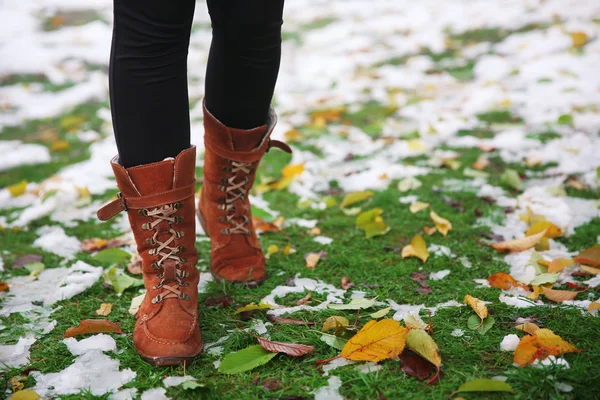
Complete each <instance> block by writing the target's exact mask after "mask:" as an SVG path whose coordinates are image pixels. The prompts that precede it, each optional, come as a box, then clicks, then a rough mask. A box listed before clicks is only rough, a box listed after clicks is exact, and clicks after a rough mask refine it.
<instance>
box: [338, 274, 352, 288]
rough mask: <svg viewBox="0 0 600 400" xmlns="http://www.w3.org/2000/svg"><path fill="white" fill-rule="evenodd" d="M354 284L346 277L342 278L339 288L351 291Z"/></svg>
mask: <svg viewBox="0 0 600 400" xmlns="http://www.w3.org/2000/svg"><path fill="white" fill-rule="evenodd" d="M354 286H355V285H354V282H351V281H350V279H349V278H348V277H347V276H342V283H341V285H340V287H341V288H342V289H344V290H348V289H352V288H353V287H354Z"/></svg>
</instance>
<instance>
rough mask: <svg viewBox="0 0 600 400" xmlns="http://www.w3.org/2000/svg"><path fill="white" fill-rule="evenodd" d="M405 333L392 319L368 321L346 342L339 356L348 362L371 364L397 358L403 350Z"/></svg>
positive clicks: (403, 328) (405, 330) (404, 329)
mask: <svg viewBox="0 0 600 400" xmlns="http://www.w3.org/2000/svg"><path fill="white" fill-rule="evenodd" d="M407 331H408V329H406V328H405V327H403V326H402V325H400V323H399V322H398V321H396V320H393V319H389V318H386V319H382V320H379V321H374V320H372V321H369V322H367V323H366V324H365V326H363V328H362V329H361V330H360V331H358V333H357V334H356V335H354V336H352V337H351V338H350V340H348V342H347V343H346V345H345V346H344V348H343V349H342V352H341V353H340V356H341V357H344V358H347V359H348V360H354V361H373V362H379V361H381V360H385V359H387V358H394V357H397V356H398V355H399V354H400V353H402V350H404V346H405V344H406V333H407Z"/></svg>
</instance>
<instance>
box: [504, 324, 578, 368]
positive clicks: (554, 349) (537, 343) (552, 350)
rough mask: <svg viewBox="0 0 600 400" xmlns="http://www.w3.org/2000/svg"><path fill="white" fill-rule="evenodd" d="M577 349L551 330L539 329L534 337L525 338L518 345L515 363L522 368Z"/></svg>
mask: <svg viewBox="0 0 600 400" xmlns="http://www.w3.org/2000/svg"><path fill="white" fill-rule="evenodd" d="M576 351H578V350H577V348H576V347H575V346H573V345H571V344H569V343H568V342H566V341H564V340H563V339H562V338H561V337H560V336H558V335H556V334H555V333H554V332H552V331H551V330H550V329H538V330H536V331H535V332H534V333H533V334H532V335H529V336H524V337H523V338H521V341H520V342H519V344H518V345H517V348H516V350H515V355H514V361H515V362H516V363H517V364H519V365H520V366H522V367H523V366H525V365H527V364H531V363H533V362H534V361H535V360H543V359H545V358H546V357H548V356H550V355H552V356H560V355H562V354H564V353H573V352H576Z"/></svg>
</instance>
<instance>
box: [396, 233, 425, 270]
mask: <svg viewBox="0 0 600 400" xmlns="http://www.w3.org/2000/svg"><path fill="white" fill-rule="evenodd" d="M407 257H417V258H419V259H420V260H421V261H423V263H425V262H426V261H427V259H428V258H429V251H428V250H427V245H426V244H425V240H424V239H423V237H422V236H421V235H416V236H415V237H413V238H412V239H411V241H410V244H409V245H407V246H405V247H404V248H403V249H402V258H407Z"/></svg>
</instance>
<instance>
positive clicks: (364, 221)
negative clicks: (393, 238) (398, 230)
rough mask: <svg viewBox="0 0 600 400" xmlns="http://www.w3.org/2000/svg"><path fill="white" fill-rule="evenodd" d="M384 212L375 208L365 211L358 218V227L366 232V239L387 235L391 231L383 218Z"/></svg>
mask: <svg viewBox="0 0 600 400" xmlns="http://www.w3.org/2000/svg"><path fill="white" fill-rule="evenodd" d="M381 214H383V210H382V209H381V208H373V209H372V210H369V211H364V212H362V213H360V214H358V216H357V217H356V226H357V227H358V228H360V229H362V230H363V231H365V237H366V238H367V239H368V238H371V237H374V236H380V235H385V234H386V233H388V232H389V231H390V228H389V227H388V226H387V225H386V224H385V222H384V221H383V218H381Z"/></svg>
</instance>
